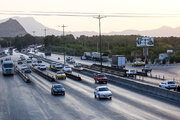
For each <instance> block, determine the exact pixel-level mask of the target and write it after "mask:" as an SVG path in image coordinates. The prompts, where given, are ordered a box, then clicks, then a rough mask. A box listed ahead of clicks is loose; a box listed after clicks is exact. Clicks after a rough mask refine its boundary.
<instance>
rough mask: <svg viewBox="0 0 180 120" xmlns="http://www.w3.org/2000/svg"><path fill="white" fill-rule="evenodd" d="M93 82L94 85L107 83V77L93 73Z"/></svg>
mask: <svg viewBox="0 0 180 120" xmlns="http://www.w3.org/2000/svg"><path fill="white" fill-rule="evenodd" d="M94 80H95V83H107V77H106V75H105V74H103V73H95V74H94Z"/></svg>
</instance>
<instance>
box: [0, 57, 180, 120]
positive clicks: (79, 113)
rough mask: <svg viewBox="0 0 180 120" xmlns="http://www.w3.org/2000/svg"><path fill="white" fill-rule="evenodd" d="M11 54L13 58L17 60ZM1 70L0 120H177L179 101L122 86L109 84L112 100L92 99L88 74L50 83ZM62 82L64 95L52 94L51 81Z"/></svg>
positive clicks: (93, 84)
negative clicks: (23, 78)
mask: <svg viewBox="0 0 180 120" xmlns="http://www.w3.org/2000/svg"><path fill="white" fill-rule="evenodd" d="M18 57H19V54H14V57H13V59H14V60H15V59H18ZM1 72H2V71H1V69H0V120H101V119H102V120H179V118H180V114H179V113H180V103H179V102H177V101H173V100H169V99H166V98H163V97H158V96H155V95H151V94H148V93H145V92H142V91H138V90H135V89H132V88H127V87H125V86H122V85H114V84H110V83H108V84H107V86H108V87H109V88H110V90H111V91H112V93H113V98H112V100H107V99H102V100H99V99H95V98H94V94H93V91H94V89H95V88H96V87H97V86H100V85H104V84H95V83H94V81H93V79H92V78H91V77H88V76H85V75H81V77H82V79H83V80H82V81H80V82H79V81H74V80H71V79H68V78H67V79H66V80H56V82H49V81H47V80H46V79H44V78H42V77H40V76H39V75H38V74H36V73H34V72H32V73H31V74H29V77H30V79H31V83H25V82H24V81H23V80H22V79H21V78H20V77H19V76H18V75H16V74H15V75H14V76H3V75H2V73H1ZM56 83H61V84H63V85H64V87H65V89H66V95H65V96H52V95H51V93H50V89H51V86H52V84H56Z"/></svg>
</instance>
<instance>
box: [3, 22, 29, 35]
mask: <svg viewBox="0 0 180 120" xmlns="http://www.w3.org/2000/svg"><path fill="white" fill-rule="evenodd" d="M26 34H27V32H26V30H25V29H24V27H23V26H22V25H21V24H20V23H19V22H18V21H16V20H14V19H9V20H7V21H5V22H3V23H1V24H0V37H15V36H24V35H26Z"/></svg>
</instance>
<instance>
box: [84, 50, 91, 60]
mask: <svg viewBox="0 0 180 120" xmlns="http://www.w3.org/2000/svg"><path fill="white" fill-rule="evenodd" d="M91 58H92V56H91V52H84V54H83V56H81V59H82V60H91Z"/></svg>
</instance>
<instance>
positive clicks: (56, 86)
mask: <svg viewBox="0 0 180 120" xmlns="http://www.w3.org/2000/svg"><path fill="white" fill-rule="evenodd" d="M54 88H63V86H62V85H54Z"/></svg>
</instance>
